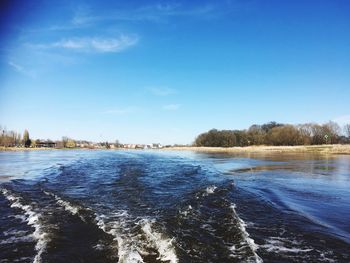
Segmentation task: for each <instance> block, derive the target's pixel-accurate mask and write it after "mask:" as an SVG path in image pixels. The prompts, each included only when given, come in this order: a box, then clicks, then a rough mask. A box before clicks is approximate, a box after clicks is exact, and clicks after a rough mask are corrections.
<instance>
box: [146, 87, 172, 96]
mask: <svg viewBox="0 0 350 263" xmlns="http://www.w3.org/2000/svg"><path fill="white" fill-rule="evenodd" d="M148 90H149V91H150V92H151V93H152V94H153V95H156V96H168V95H172V94H175V93H176V90H174V89H171V88H168V87H151V88H148Z"/></svg>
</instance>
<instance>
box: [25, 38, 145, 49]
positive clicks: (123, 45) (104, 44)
mask: <svg viewBox="0 0 350 263" xmlns="http://www.w3.org/2000/svg"><path fill="white" fill-rule="evenodd" d="M138 40H139V39H138V37H137V36H134V35H132V36H126V35H121V36H120V37H117V38H103V37H94V38H69V39H62V40H60V41H57V42H53V43H48V44H37V45H31V46H32V47H35V48H39V49H52V48H60V49H66V50H72V51H78V52H89V53H90V52H95V53H116V52H121V51H123V50H125V49H127V48H130V47H132V46H134V45H136V44H137V42H138Z"/></svg>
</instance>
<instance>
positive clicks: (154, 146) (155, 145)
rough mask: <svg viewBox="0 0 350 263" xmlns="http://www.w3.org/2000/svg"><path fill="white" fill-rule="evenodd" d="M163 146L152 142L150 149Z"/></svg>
mask: <svg viewBox="0 0 350 263" xmlns="http://www.w3.org/2000/svg"><path fill="white" fill-rule="evenodd" d="M160 148H163V146H162V145H161V144H160V143H152V149H160Z"/></svg>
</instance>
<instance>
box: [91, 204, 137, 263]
mask: <svg viewBox="0 0 350 263" xmlns="http://www.w3.org/2000/svg"><path fill="white" fill-rule="evenodd" d="M113 217H114V218H113V219H114V220H112V221H109V220H107V219H108V218H107V217H106V216H105V215H96V224H97V226H98V227H99V228H100V229H101V230H102V231H104V232H105V233H107V234H110V235H112V236H113V237H114V240H115V241H117V244H118V258H119V261H118V262H119V263H142V262H143V259H142V257H141V255H140V253H139V252H138V249H137V247H136V246H135V244H134V243H135V241H134V238H133V237H132V236H130V235H128V234H127V233H125V230H127V229H128V227H127V226H126V221H127V217H128V213H127V212H126V211H120V212H119V213H115V214H114V215H113ZM107 221H108V222H107Z"/></svg>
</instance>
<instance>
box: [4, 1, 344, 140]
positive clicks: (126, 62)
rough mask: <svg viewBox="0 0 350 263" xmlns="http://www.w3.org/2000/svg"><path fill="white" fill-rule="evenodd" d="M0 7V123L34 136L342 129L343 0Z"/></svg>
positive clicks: (157, 136)
mask: <svg viewBox="0 0 350 263" xmlns="http://www.w3.org/2000/svg"><path fill="white" fill-rule="evenodd" d="M2 2H3V3H2V4H1V15H0V17H1V18H0V25H1V26H0V124H1V125H5V126H6V127H7V128H9V129H14V130H17V131H21V132H22V131H23V130H24V129H25V128H27V129H29V132H30V134H31V136H32V137H34V138H43V139H45V138H52V139H60V138H61V137H62V136H69V137H72V138H75V139H87V140H93V141H105V140H108V141H114V140H115V139H118V140H120V141H121V142H124V143H132V142H134V143H152V142H161V143H166V144H167V143H191V142H192V141H193V140H194V138H195V136H196V135H197V134H199V133H201V132H204V131H206V130H209V129H211V128H217V129H243V128H248V127H249V126H250V125H251V124H254V123H257V124H261V123H264V122H268V121H278V122H284V123H292V124H297V123H305V122H320V123H323V122H326V121H329V120H336V121H338V122H340V124H343V123H345V122H348V121H349V122H350V103H349V101H350V16H349V14H350V3H349V1H336V0H329V1H325V0H314V1H312V0H308V1H305V0H303V1H302V0H293V1H272V0H271V1H265V0H264V1H262V0H261V1H259V0H242V1H240V0H233V1H110V2H108V1H64V0H63V1H40V0H37V1H2Z"/></svg>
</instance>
